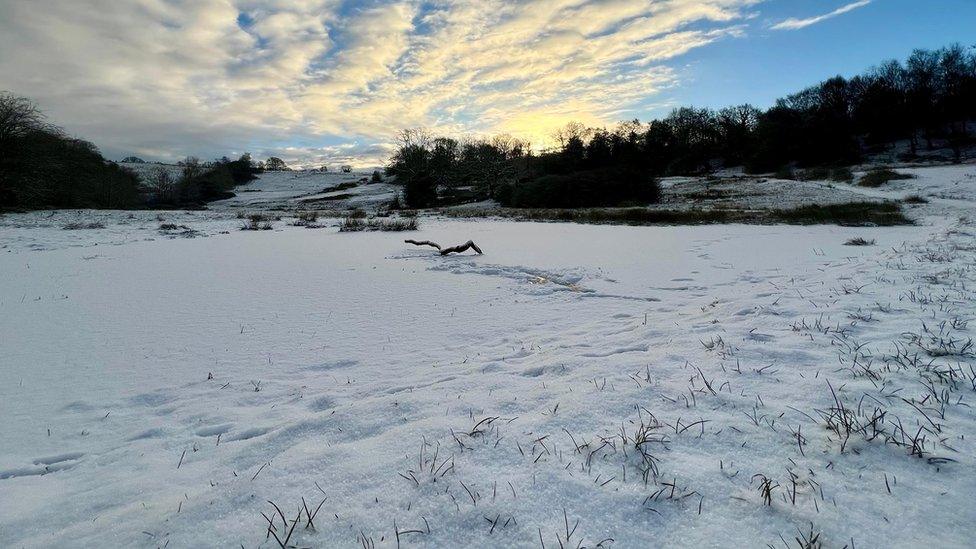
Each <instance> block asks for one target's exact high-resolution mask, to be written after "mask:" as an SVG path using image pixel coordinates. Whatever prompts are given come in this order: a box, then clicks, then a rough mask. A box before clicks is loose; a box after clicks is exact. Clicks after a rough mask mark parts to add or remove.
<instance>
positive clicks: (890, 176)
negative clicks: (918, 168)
mask: <svg viewBox="0 0 976 549" xmlns="http://www.w3.org/2000/svg"><path fill="white" fill-rule="evenodd" d="M914 178H915V176H914V175H910V174H904V173H898V172H896V171H894V170H890V169H888V168H877V169H874V170H871V171H869V172H868V173H866V174H864V175H863V176H861V179H860V180H858V182H857V184H858V185H860V186H862V187H872V188H875V187H880V186H882V185H884V184H885V183H888V182H889V181H898V180H902V179H914Z"/></svg>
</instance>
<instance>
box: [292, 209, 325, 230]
mask: <svg viewBox="0 0 976 549" xmlns="http://www.w3.org/2000/svg"><path fill="white" fill-rule="evenodd" d="M318 220H319V212H317V211H315V210H306V211H301V212H297V213H296V214H295V220H294V221H292V222H291V225H293V226H295V227H309V228H315V227H318V225H316V222H317V221H318Z"/></svg>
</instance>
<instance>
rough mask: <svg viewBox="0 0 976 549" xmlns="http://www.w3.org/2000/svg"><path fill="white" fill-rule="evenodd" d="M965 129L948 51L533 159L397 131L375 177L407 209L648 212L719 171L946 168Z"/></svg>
mask: <svg viewBox="0 0 976 549" xmlns="http://www.w3.org/2000/svg"><path fill="white" fill-rule="evenodd" d="M974 118H976V54H974V52H973V51H971V50H967V49H966V48H963V47H962V46H959V45H954V46H950V47H947V48H942V49H939V50H916V51H914V52H913V53H912V54H911V56H910V57H909V58H908V59H907V60H906V61H905V62H904V63H902V62H899V61H894V60H892V61H887V62H885V63H883V64H881V65H880V66H878V67H875V68H872V69H870V70H868V71H867V72H865V73H863V74H861V75H858V76H855V77H853V78H850V79H846V78H843V77H840V76H838V77H835V78H831V79H829V80H827V81H824V82H822V83H820V84H818V85H816V86H812V87H810V88H807V89H805V90H803V91H800V92H799V93H795V94H793V95H790V96H787V97H785V98H783V99H779V100H777V101H776V103H775V104H774V105H773V106H772V107H770V108H769V109H766V110H762V109H759V108H757V107H755V106H752V105H748V104H746V105H738V106H732V107H727V108H724V109H720V110H713V109H708V108H694V107H682V108H678V109H675V110H673V111H672V112H671V113H670V114H669V115H668V116H667V117H665V118H663V119H661V120H653V121H651V122H650V123H646V124H644V123H641V122H639V121H637V120H634V121H629V122H622V123H620V124H619V125H618V126H617V127H616V128H614V129H612V130H608V129H606V128H587V127H585V126H583V125H581V124H578V123H571V124H569V125H567V126H566V128H564V129H563V130H560V131H559V132H557V134H556V135H555V136H554V138H555V141H556V142H557V144H558V146H557V147H555V148H554V149H552V150H547V151H543V152H541V153H538V154H534V153H533V152H532V151H531V149H530V147H529V145H528V143H525V142H521V141H518V140H515V139H512V138H510V137H496V138H492V139H488V140H472V141H467V142H463V143H462V142H458V141H457V140H454V139H450V138H443V137H437V138H435V137H433V136H430V135H428V134H426V133H425V132H423V131H419V130H409V131H404V132H402V133H401V135H400V140H399V143H398V147H397V148H396V151H395V153H394V154H393V156H392V158H391V160H390V163H389V165H388V167H387V172H388V173H389V174H390V175H395V176H396V177H397V180H398V181H399V182H401V183H402V184H403V185H404V198H405V201H406V202H407V204H408V205H410V206H414V207H423V206H430V205H434V204H437V203H450V202H454V201H457V200H458V199H470V198H474V199H477V198H493V199H496V200H498V201H499V202H501V203H502V204H503V205H509V206H519V207H576V206H604V205H625V204H628V203H648V202H653V201H655V200H656V199H657V197H658V195H659V190H658V188H657V185H656V184H655V183H654V178H655V177H659V176H663V175H692V174H702V173H707V172H710V171H712V170H714V169H717V168H720V167H733V166H744V167H745V169H746V170H747V171H749V172H753V173H762V172H772V171H777V170H779V169H781V168H785V167H792V166H799V167H829V166H847V165H851V164H854V163H857V162H858V161H860V160H862V159H863V158H864V156H865V155H866V154H870V153H875V152H883V151H885V150H890V149H891V148H892V147H894V146H896V145H898V146H900V147H904V151H902V152H901V153H900V154H899V157H900V158H901V159H902V160H905V161H908V160H912V159H914V158H917V157H918V156H919V154H920V153H921V152H922V149H925V150H928V151H932V150H934V149H937V148H939V149H942V148H944V149H947V150H948V151H949V155H950V158H951V159H952V160H954V161H956V162H958V161H960V160H961V157H962V153H963V151H964V150H965V148H966V147H967V146H970V145H971V144H972V139H971V137H970V132H969V128H968V123H969V121H971V120H973V119H974Z"/></svg>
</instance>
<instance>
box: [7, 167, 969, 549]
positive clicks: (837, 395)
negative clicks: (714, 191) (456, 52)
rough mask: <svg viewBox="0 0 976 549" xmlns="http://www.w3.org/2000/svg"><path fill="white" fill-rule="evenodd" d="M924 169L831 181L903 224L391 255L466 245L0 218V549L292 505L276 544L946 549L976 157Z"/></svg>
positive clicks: (243, 539)
mask: <svg viewBox="0 0 976 549" xmlns="http://www.w3.org/2000/svg"><path fill="white" fill-rule="evenodd" d="M915 173H916V174H917V175H918V176H919V177H918V178H917V179H914V180H907V181H898V182H893V183H891V184H889V185H890V186H886V187H882V188H881V189H870V190H864V189H858V188H855V187H850V189H849V192H851V193H854V194H858V195H861V196H866V195H869V196H873V197H876V198H901V197H904V196H906V195H908V194H922V195H923V196H929V197H931V198H930V202H929V203H928V204H921V205H917V206H912V207H911V209H910V210H909V213H910V215H912V216H913V217H915V218H916V219H917V220H918V224H917V225H915V226H908V227H895V228H846V227H836V226H817V227H796V226H752V225H711V226H695V227H620V226H587V225H568V224H557V223H547V224H532V223H515V222H504V221H484V220H479V221H457V220H453V221H448V220H441V219H436V218H425V219H422V220H421V230H420V231H419V232H417V233H415V234H414V233H406V237H413V238H417V237H420V238H422V239H429V240H434V241H437V242H441V243H442V244H443V243H447V244H453V243H459V242H462V241H464V240H467V239H469V238H470V239H473V240H474V241H475V242H477V243H478V244H479V245H480V246H481V247H482V248H483V249H484V251H485V255H483V256H472V255H464V256H448V257H441V256H439V255H436V254H434V253H432V252H431V251H430V249H429V248H415V247H412V246H408V245H405V244H404V243H403V242H402V240H403V238H404V237H405V235H404V234H403V233H353V234H349V233H338V232H337V231H336V228H335V227H334V226H332V225H330V224H329V223H332V222H331V221H330V222H329V223H326V224H327V225H329V226H326V227H325V228H322V229H318V230H308V229H305V228H301V227H293V226H290V225H288V223H287V219H286V220H282V221H280V222H277V223H275V230H273V231H257V232H250V231H239V230H237V228H238V227H239V225H240V223H241V221H240V220H239V219H236V218H235V217H234V216H233V215H231V214H230V212H231V211H232V210H233V209H234V208H231V207H227V208H224V209H222V210H218V211H214V212H195V213H184V212H163V213H157V212H132V213H131V214H130V213H125V212H123V213H119V212H35V213H31V214H16V215H15V214H11V215H7V216H4V217H2V218H0V272H2V273H3V277H2V279H0V416H2V417H3V418H4V421H3V422H2V423H0V546H3V547H60V546H86V547H104V546H125V547H162V546H168V547H231V546H233V547H238V546H244V547H279V544H278V543H277V542H276V541H275V539H274V537H269V534H268V530H269V526H268V519H270V520H271V521H272V522H273V524H274V528H275V530H274V534H275V535H277V536H279V537H280V538H281V539H282V540H284V538H285V536H286V535H287V530H289V529H290V528H291V524H290V521H292V520H293V519H295V517H296V516H298V515H300V521H299V523H298V525H297V527H296V528H295V529H294V532H293V533H292V536H291V539H290V541H289V544H290V545H295V546H298V547H364V546H365V547H374V546H375V547H396V546H397V545H400V546H404V547H408V546H440V547H451V546H460V545H464V546H477V547H509V546H524V547H541V546H542V545H545V546H546V547H550V548H551V547H560V546H561V545H562V546H572V547H577V546H587V547H595V546H603V547H610V546H613V547H665V546H688V547H702V546H709V547H727V546H748V547H756V546H765V545H766V544H770V545H773V546H776V547H783V546H785V545H790V546H794V547H795V546H797V538H799V540H800V541H801V542H802V540H804V539H807V538H809V537H812V536H819V537H818V539H819V541H820V542H822V543H823V544H824V546H825V547H841V546H844V545H847V546H848V547H851V546H852V545H853V546H856V547H917V546H922V545H936V544H937V545H939V546H942V547H970V546H972V543H973V540H974V539H976V506H974V505H973V503H972V502H973V499H974V497H976V444H974V441H976V409H974V408H973V407H972V406H973V403H974V402H976V371H974V370H973V363H974V360H976V359H974V348H973V347H972V344H971V343H969V342H970V341H971V339H970V338H971V337H972V328H971V327H970V326H969V324H968V321H969V320H970V319H971V318H973V316H974V315H976V304H974V301H973V298H974V293H973V292H974V289H973V288H976V226H974V225H973V222H972V220H971V219H970V216H971V215H972V213H973V205H974V204H976V200H974V199H976V190H974V185H973V183H974V181H973V179H974V174H976V167H974V166H962V167H948V168H925V169H918V170H916V171H915ZM262 181H264V179H262ZM281 187H282V188H280V189H279V190H280V192H282V193H288V192H292V191H288V190H287V189H286V188H284V187H287V185H285V184H282V185H281ZM312 187H313V186H310V189H308V192H313V191H314V190H316V189H315V188H312ZM265 192H272V191H271V190H270V187H268V189H267V190H266V191H265ZM251 194H253V195H261V194H263V192H262V193H247V194H244V195H239V196H249V195H251ZM305 194H306V192H305V191H304V190H303V191H302V192H299V193H295V194H293V195H292V196H293V197H294V196H301V195H305ZM249 206H250V204H249ZM224 210H226V211H224ZM157 215H159V216H162V217H163V218H164V219H165V222H167V223H174V224H177V225H185V226H186V227H187V229H177V230H175V231H160V230H159V227H158V226H159V224H160V223H161V221H160V220H159V219H157V217H156V216H157ZM130 216H131V217H130ZM85 221H89V222H91V221H95V222H100V223H102V224H103V225H105V228H103V229H80V230H64V229H63V228H62V227H63V226H65V225H66V224H68V223H76V222H85ZM185 231H194V233H192V234H184V232H185ZM191 236H197V238H188V237H191ZM854 237H862V238H865V239H868V240H874V241H875V245H873V246H864V247H855V246H845V245H844V243H845V241H847V240H848V239H850V238H854ZM974 326H976V325H974ZM303 498H304V501H305V502H306V503H307V506H308V511H306V510H305V509H304V506H303ZM269 502H274V504H275V505H277V506H278V507H279V508H280V510H281V512H282V513H283V514H284V515H285V516H286V517H287V520H288V521H289V524H288V525H287V526H286V525H285V524H284V523H283V520H282V517H281V516H280V515H279V514H278V511H276V509H275V507H274V506H273V505H272V504H271V503H269ZM320 502H321V508H320V510H319V512H318V513H317V514H315V510H316V508H318V506H319V505H320ZM262 513H263V515H262ZM313 514H314V517H315V518H314V520H313V521H312V522H313V523H314V528H311V527H307V526H308V525H307V523H308V522H309V515H313ZM265 517H267V518H265ZM811 532H812V533H811ZM814 546H815V545H814Z"/></svg>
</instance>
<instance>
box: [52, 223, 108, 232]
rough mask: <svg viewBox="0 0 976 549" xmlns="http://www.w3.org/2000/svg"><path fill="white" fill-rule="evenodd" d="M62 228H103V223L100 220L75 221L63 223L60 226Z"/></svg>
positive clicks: (72, 229) (78, 229) (74, 229)
mask: <svg viewBox="0 0 976 549" xmlns="http://www.w3.org/2000/svg"><path fill="white" fill-rule="evenodd" d="M61 228H62V229H64V230H66V231H80V230H88V229H104V228H105V224H104V223H102V222H101V221H91V222H87V223H86V222H77V223H65V224H64V225H62V226H61Z"/></svg>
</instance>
